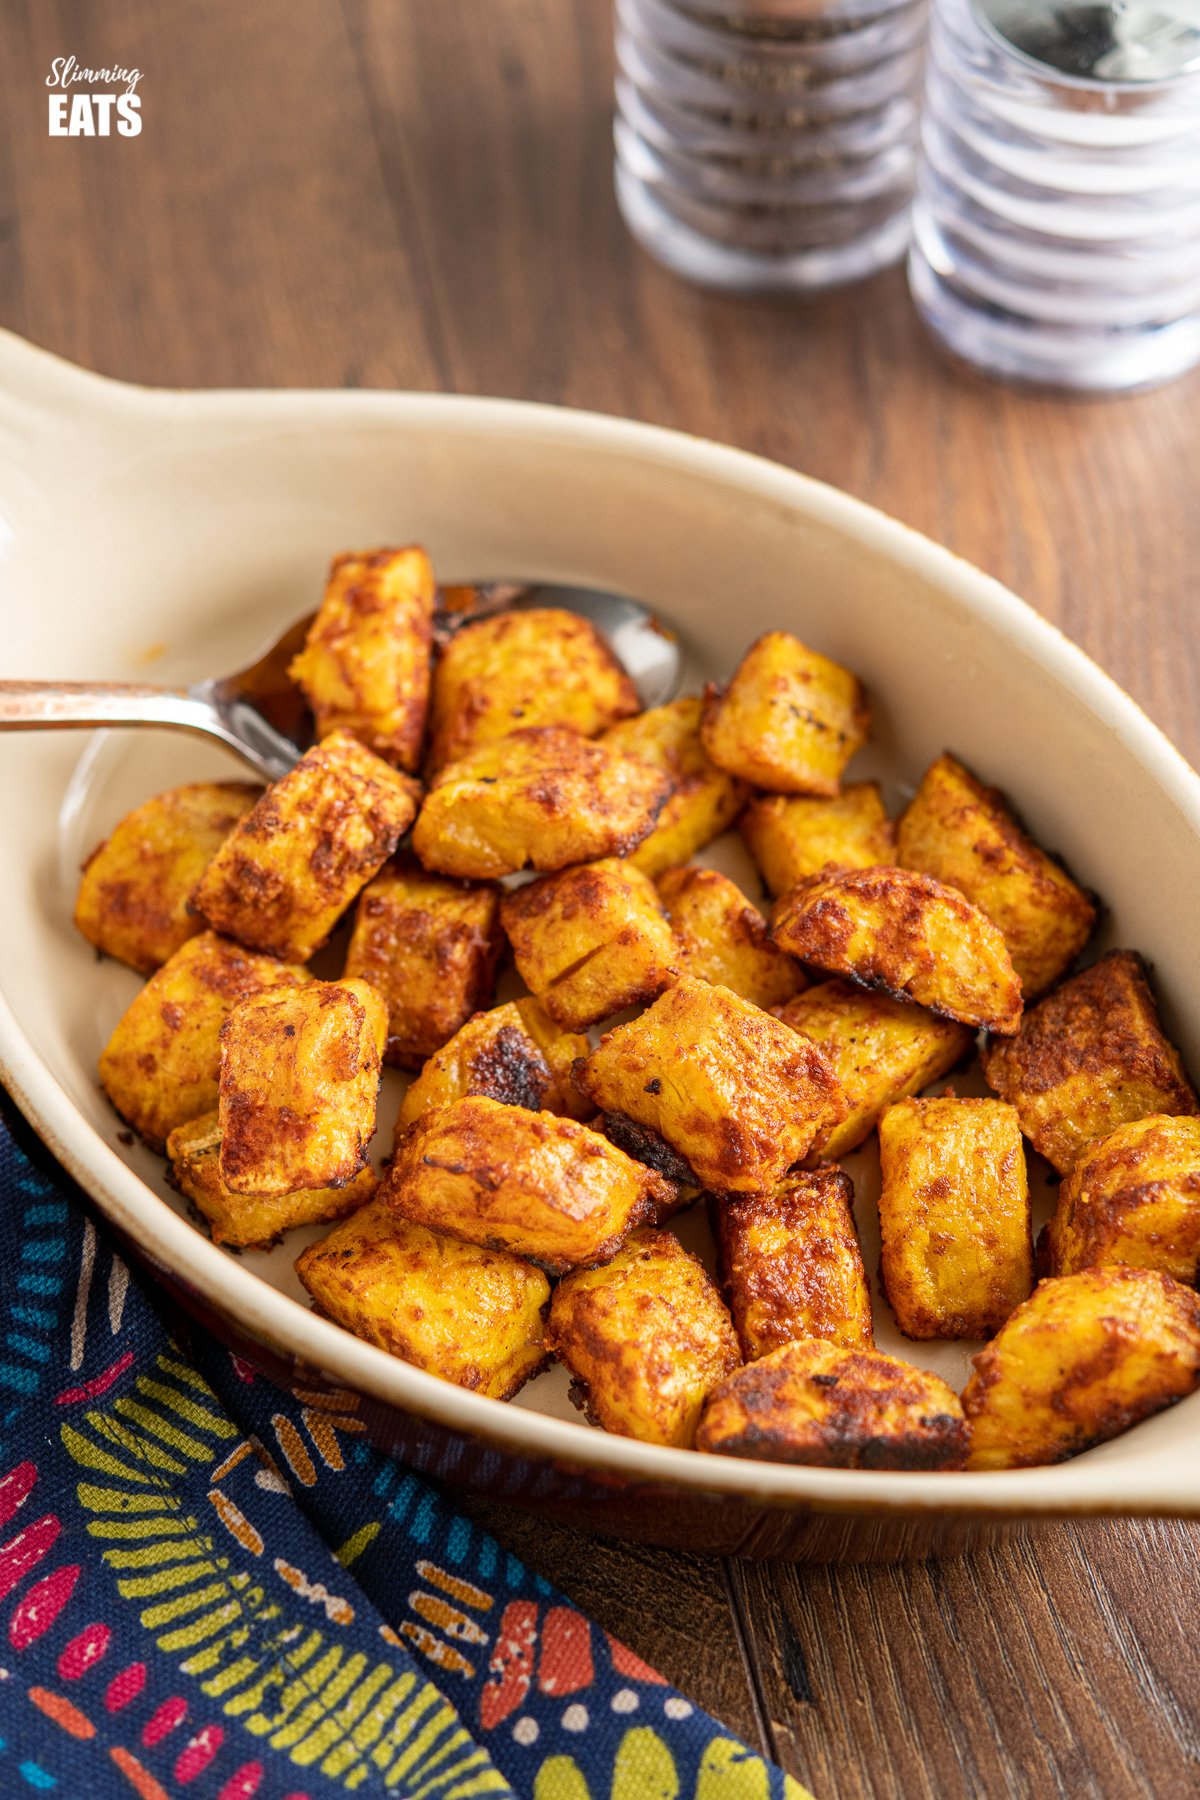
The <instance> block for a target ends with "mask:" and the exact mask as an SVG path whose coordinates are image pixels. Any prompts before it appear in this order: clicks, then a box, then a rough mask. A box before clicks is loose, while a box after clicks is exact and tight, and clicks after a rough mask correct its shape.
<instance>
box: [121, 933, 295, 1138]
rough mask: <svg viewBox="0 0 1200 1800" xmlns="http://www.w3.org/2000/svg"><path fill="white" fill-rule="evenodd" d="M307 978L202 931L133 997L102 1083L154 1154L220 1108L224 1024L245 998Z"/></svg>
mask: <svg viewBox="0 0 1200 1800" xmlns="http://www.w3.org/2000/svg"><path fill="white" fill-rule="evenodd" d="M308 979H309V977H308V972H307V970H305V969H301V968H298V967H296V966H295V965H291V964H288V963H281V962H277V961H276V960H275V958H274V957H273V956H256V955H255V954H254V953H253V952H252V951H249V950H245V949H243V947H242V945H241V944H234V943H231V942H230V940H229V939H228V938H222V937H218V936H217V934H216V933H215V932H213V931H203V932H201V934H200V936H199V937H194V938H189V939H188V940H187V942H186V943H185V944H182V945H181V946H180V948H179V949H178V950H177V951H176V952H175V954H174V956H172V957H169V958H168V960H167V961H166V962H165V963H164V964H163V966H162V968H161V969H159V970H158V972H157V973H156V974H154V975H152V976H151V978H150V980H149V981H148V982H147V983H146V985H145V987H144V988H143V989H142V990H141V992H140V993H139V994H138V995H137V996H136V997H135V998H134V1000H133V1001H132V1002H131V1004H130V1005H129V1007H128V1008H127V1009H126V1011H125V1013H124V1015H123V1017H122V1018H121V1020H120V1021H119V1023H118V1025H117V1027H116V1030H115V1031H114V1032H113V1034H112V1036H111V1037H110V1038H109V1040H108V1043H107V1045H106V1046H105V1048H104V1050H103V1051H102V1053H101V1056H100V1084H101V1086H102V1087H103V1089H104V1091H105V1093H106V1094H107V1095H108V1097H109V1099H110V1100H111V1101H112V1103H113V1105H114V1106H115V1107H116V1109H117V1111H118V1112H119V1113H120V1115H121V1117H122V1118H123V1119H125V1120H126V1121H127V1123H128V1124H130V1125H132V1126H133V1129H134V1130H135V1131H136V1132H137V1133H138V1135H139V1136H140V1137H142V1138H144V1139H145V1141H146V1142H147V1144H149V1146H150V1148H151V1149H152V1150H159V1151H161V1150H163V1149H164V1148H165V1147H166V1142H167V1139H168V1137H169V1136H170V1135H171V1133H172V1132H173V1131H174V1130H175V1128H176V1126H177V1125H186V1124H187V1122H188V1120H189V1119H195V1118H197V1117H198V1116H199V1115H200V1114H201V1113H206V1112H211V1111H212V1109H213V1108H214V1106H216V1104H217V1078H218V1076H219V1074H220V1069H221V1026H222V1025H223V1024H224V1022H225V1020H226V1018H227V1017H228V1016H229V1014H230V1013H231V1012H232V1011H233V1009H234V1007H235V1006H236V1005H237V1004H238V1002H239V1001H240V1000H245V999H246V998H247V997H248V996H249V995H251V994H257V993H259V992H263V991H265V990H266V989H268V988H275V987H282V986H290V985H293V984H294V983H297V982H306V981H307V980H308Z"/></svg>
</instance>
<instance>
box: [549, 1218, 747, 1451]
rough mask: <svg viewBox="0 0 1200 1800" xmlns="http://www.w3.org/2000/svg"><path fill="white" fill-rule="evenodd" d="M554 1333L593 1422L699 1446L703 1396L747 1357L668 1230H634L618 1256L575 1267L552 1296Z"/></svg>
mask: <svg viewBox="0 0 1200 1800" xmlns="http://www.w3.org/2000/svg"><path fill="white" fill-rule="evenodd" d="M546 1341H547V1343H548V1344H549V1346H550V1348H551V1350H553V1352H554V1354H555V1355H556V1356H557V1357H558V1359H559V1361H560V1362H563V1363H565V1364H566V1366H567V1368H568V1369H569V1370H570V1372H571V1374H572V1375H573V1376H574V1381H573V1382H572V1385H571V1398H572V1399H573V1400H574V1401H575V1404H576V1405H577V1406H579V1407H580V1408H581V1409H582V1410H583V1411H584V1412H585V1413H586V1414H587V1416H588V1419H589V1420H590V1422H591V1423H592V1424H593V1425H600V1426H603V1428H604V1430H605V1431H615V1432H617V1433H618V1434H619V1435H620V1436H621V1437H632V1438H640V1439H642V1441H643V1442H644V1443H648V1444H670V1445H673V1446H674V1447H675V1448H677V1449H687V1448H689V1447H690V1446H691V1443H692V1440H693V1438H694V1437H695V1433H696V1422H697V1420H698V1419H699V1417H700V1408H701V1406H702V1405H703V1403H704V1397H705V1395H706V1394H707V1393H708V1392H709V1390H710V1388H712V1387H713V1386H714V1385H715V1383H717V1382H718V1381H720V1380H721V1378H722V1376H724V1375H727V1374H728V1373H729V1371H730V1370H731V1369H735V1368H736V1367H737V1365H738V1361H739V1358H738V1348H737V1338H736V1337H735V1335H734V1330H733V1325H732V1324H731V1322H730V1318H729V1314H728V1313H727V1312H726V1310H725V1304H724V1302H723V1300H722V1299H721V1296H720V1294H719V1293H718V1292H717V1289H716V1287H715V1286H714V1285H713V1283H712V1282H711V1281H710V1280H709V1278H708V1276H707V1274H706V1273H705V1271H704V1268H703V1266H702V1264H701V1263H700V1262H699V1261H698V1260H697V1258H696V1257H694V1256H691V1255H689V1253H688V1252H687V1251H686V1250H685V1249H684V1248H683V1245H682V1244H681V1243H680V1242H679V1239H678V1238H676V1237H674V1236H672V1234H671V1233H670V1232H669V1231H652V1230H648V1229H645V1228H643V1229H642V1230H639V1231H635V1232H634V1233H633V1234H632V1236H631V1237H630V1238H629V1239H628V1240H627V1241H626V1243H625V1245H624V1246H623V1248H622V1249H620V1250H619V1251H618V1252H617V1254H616V1256H614V1257H613V1259H612V1261H611V1262H607V1263H605V1264H604V1266H603V1267H602V1268H598V1269H576V1270H575V1271H574V1273H573V1274H570V1275H567V1276H565V1277H564V1278H563V1280H562V1281H560V1282H559V1284H558V1287H557V1288H556V1289H555V1291H554V1299H553V1300H552V1301H551V1303H550V1323H549V1327H548V1329H547V1332H546Z"/></svg>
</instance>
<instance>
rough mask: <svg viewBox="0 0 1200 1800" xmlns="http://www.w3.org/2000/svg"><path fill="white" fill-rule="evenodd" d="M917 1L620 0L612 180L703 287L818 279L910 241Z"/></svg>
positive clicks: (828, 282)
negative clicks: (614, 173) (614, 164)
mask: <svg viewBox="0 0 1200 1800" xmlns="http://www.w3.org/2000/svg"><path fill="white" fill-rule="evenodd" d="M926 11H927V5H926V0H616V17H617V26H616V33H617V35H616V51H617V89H616V100H617V111H616V124H615V141H616V183H617V197H618V200H619V202H620V206H621V210H622V212H623V214H624V216H625V219H626V222H627V223H628V225H629V227H630V229H631V231H632V232H633V233H634V235H635V237H637V238H638V240H639V241H640V242H641V243H642V244H643V245H644V246H645V247H646V249H647V250H649V251H650V253H651V254H652V255H653V256H655V257H657V258H658V260H659V261H660V262H662V263H665V264H666V265H667V266H668V267H669V268H672V269H675V270H676V271H677V272H678V273H680V274H682V275H685V276H687V277H689V278H690V279H691V280H693V281H698V282H702V283H704V284H705V285H707V286H712V287H721V288H728V289H733V290H735V291H737V292H742V293H753V292H759V293H762V292H768V293H769V292H784V293H786V292H818V291H820V290H821V289H824V288H828V287H835V286H838V285H840V284H841V283H844V282H848V281H855V280H858V279H859V278H860V277H862V276H865V275H869V274H872V273H873V272H874V271H875V270H876V269H880V268H883V267H885V266H886V265H887V264H888V263H892V262H895V261H897V260H898V259H899V258H900V257H901V256H902V255H903V254H904V249H905V246H906V244H907V242H908V230H909V224H908V210H909V202H910V199H911V194H912V184H913V175H914V166H915V157H916V136H917V110H918V101H919V96H920V89H921V75H922V61H923V54H924V37H925V20H926Z"/></svg>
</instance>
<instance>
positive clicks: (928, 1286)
mask: <svg viewBox="0 0 1200 1800" xmlns="http://www.w3.org/2000/svg"><path fill="white" fill-rule="evenodd" d="M879 1165H880V1177H881V1179H880V1190H879V1228H880V1241H881V1246H882V1254H881V1262H880V1270H881V1273H882V1276H883V1287H884V1292H885V1293H886V1294H887V1297H888V1300H889V1302H890V1303H891V1308H892V1311H893V1312H894V1313H895V1315H896V1323H897V1325H899V1327H900V1329H901V1331H902V1332H903V1333H904V1335H905V1337H910V1338H981V1337H990V1336H991V1335H992V1333H993V1332H995V1331H998V1330H999V1329H1000V1327H1001V1326H1002V1325H1003V1323H1004V1321H1005V1319H1007V1318H1008V1316H1009V1314H1010V1313H1011V1312H1012V1311H1013V1309H1014V1307H1017V1306H1019V1305H1020V1304H1021V1302H1022V1300H1028V1298H1029V1294H1030V1290H1031V1288H1032V1287H1033V1239H1032V1234H1031V1229H1030V1212H1029V1182H1028V1180H1027V1178H1026V1174H1025V1150H1024V1146H1023V1145H1022V1143H1021V1127H1020V1124H1019V1122H1018V1119H1017V1114H1016V1110H1015V1108H1013V1107H1011V1106H1006V1105H1005V1104H1004V1102H1003V1101H1001V1100H959V1099H955V1098H953V1097H951V1096H950V1095H940V1096H939V1097H938V1098H936V1099H933V1100H911V1099H909V1100H901V1101H898V1102H897V1104H896V1105H895V1106H889V1107H888V1109H887V1111H886V1112H885V1113H884V1114H883V1117H882V1118H881V1119H880V1121H879Z"/></svg>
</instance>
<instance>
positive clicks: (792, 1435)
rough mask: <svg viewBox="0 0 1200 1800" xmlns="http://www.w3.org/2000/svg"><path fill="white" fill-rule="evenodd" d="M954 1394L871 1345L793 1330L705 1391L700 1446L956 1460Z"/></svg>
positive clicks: (785, 1458)
mask: <svg viewBox="0 0 1200 1800" xmlns="http://www.w3.org/2000/svg"><path fill="white" fill-rule="evenodd" d="M967 1442H968V1434H967V1424H966V1421H965V1419H964V1418H963V1411H962V1407H961V1405H960V1404H959V1400H958V1395H957V1394H955V1393H953V1392H952V1391H951V1390H950V1389H949V1388H948V1387H947V1386H946V1383H945V1382H944V1381H942V1380H940V1379H939V1377H938V1376H936V1375H931V1374H929V1373H928V1371H927V1370H925V1369H917V1368H914V1367H913V1365H912V1364H911V1363H906V1362H901V1361H900V1360H899V1358H897V1357H894V1356H884V1355H883V1354H882V1352H881V1351H878V1350H855V1349H845V1348H843V1347H842V1346H841V1345H840V1344H831V1343H825V1342H823V1341H822V1340H821V1339H820V1338H798V1339H796V1340H795V1341H794V1342H793V1343H790V1344H784V1345H783V1346H782V1348H780V1349H778V1350H772V1351H771V1353H770V1355H769V1356H762V1357H759V1359H758V1360H757V1361H756V1362H750V1363H747V1364H746V1365H745V1367H744V1368H741V1369H738V1370H736V1371H735V1372H734V1374H732V1375H730V1376H728V1377H727V1378H726V1379H725V1380H724V1381H723V1382H721V1384H720V1385H719V1386H718V1387H715V1388H714V1389H713V1391H712V1393H711V1394H710V1395H709V1396H708V1400H707V1402H706V1404H705V1407H704V1415H703V1417H702V1418H701V1420H700V1429H699V1430H698V1431H697V1433H696V1448H697V1450H709V1451H712V1452H714V1453H715V1454H717V1455H718V1456H747V1457H751V1458H753V1459H754V1460H755V1461H756V1462H782V1463H815V1464H817V1465H819V1466H820V1467H822V1468H829V1469H961V1468H962V1466H963V1463H964V1462H965V1461H966V1456H967Z"/></svg>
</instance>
